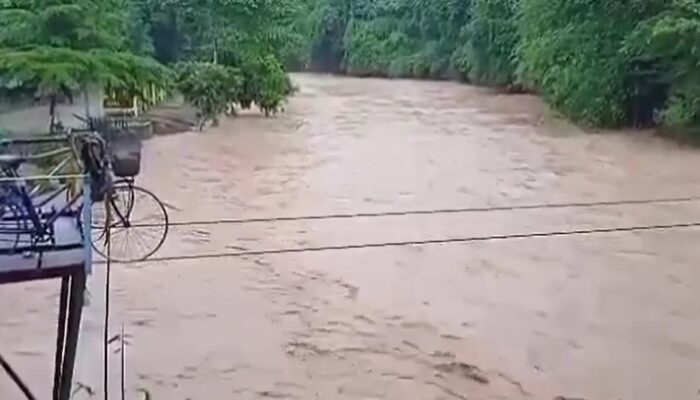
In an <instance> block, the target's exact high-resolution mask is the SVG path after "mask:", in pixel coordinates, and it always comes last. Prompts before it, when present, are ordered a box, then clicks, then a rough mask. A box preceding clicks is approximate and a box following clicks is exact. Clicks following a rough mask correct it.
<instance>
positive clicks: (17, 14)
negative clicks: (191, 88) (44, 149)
mask: <svg viewBox="0 0 700 400" xmlns="http://www.w3.org/2000/svg"><path fill="white" fill-rule="evenodd" d="M124 5H125V3H124V2H123V1H122V0H72V1H68V0H25V1H20V0H6V1H5V2H4V3H2V4H1V5H0V21H3V26H4V29H3V30H2V31H1V32H0V85H1V88H2V90H4V91H5V92H8V91H9V92H12V91H17V90H21V91H25V92H26V91H35V92H37V93H39V94H40V95H46V96H48V97H49V98H50V102H51V106H50V118H51V122H50V129H53V127H54V125H55V122H56V121H55V106H56V103H57V100H58V98H59V96H68V97H70V96H71V95H72V94H73V93H75V92H76V91H80V90H85V89H86V86H87V85H90V84H99V85H102V86H108V87H111V88H117V89H121V90H124V91H127V92H129V93H131V94H133V95H140V94H141V93H142V92H143V88H144V87H146V86H157V87H165V86H166V85H167V82H168V80H167V76H168V74H167V71H166V70H165V68H163V67H162V66H160V65H159V64H158V63H156V62H155V61H153V60H152V59H150V58H148V57H142V56H137V55H135V54H133V53H132V52H131V51H129V48H128V46H127V43H128V42H127V40H126V28H127V25H126V13H125V12H124V10H125V9H126V8H125V7H123V6H124Z"/></svg>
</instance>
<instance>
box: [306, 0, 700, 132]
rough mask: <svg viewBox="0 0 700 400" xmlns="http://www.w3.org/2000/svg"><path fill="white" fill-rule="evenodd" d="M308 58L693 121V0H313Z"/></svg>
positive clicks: (592, 110) (569, 111)
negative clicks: (522, 90)
mask: <svg viewBox="0 0 700 400" xmlns="http://www.w3.org/2000/svg"><path fill="white" fill-rule="evenodd" d="M305 6H306V7H307V8H308V10H309V12H308V13H307V15H310V16H311V17H310V20H311V23H309V22H308V21H309V17H305V18H304V19H303V20H302V22H300V24H301V26H304V27H305V29H308V30H309V33H310V35H309V37H310V38H311V44H310V45H309V46H307V48H308V50H307V51H308V56H309V59H308V64H309V66H310V67H311V68H312V69H321V70H328V71H336V72H344V73H349V74H356V75H377V76H390V77H415V78H438V79H442V78H457V79H461V80H465V81H468V82H473V83H477V84H485V85H493V86H501V87H506V88H509V89H518V90H519V89H527V90H530V91H533V92H536V93H540V94H541V95H542V96H543V97H544V98H545V100H546V101H547V102H549V103H550V104H551V105H552V106H553V107H554V108H555V109H557V110H559V111H561V112H562V113H563V114H565V115H567V116H569V117H571V118H573V119H574V120H576V121H579V122H582V123H584V124H589V125H595V126H620V125H637V126H643V125H652V124H662V125H665V126H671V127H675V128H684V129H685V128H690V129H692V128H697V127H698V126H699V125H700V74H698V73H696V71H697V67H698V65H700V59H699V57H700V1H698V0H619V1H610V0H442V1H432V0H310V1H308V2H306V3H305Z"/></svg>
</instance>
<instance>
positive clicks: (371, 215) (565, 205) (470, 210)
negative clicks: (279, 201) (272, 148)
mask: <svg viewBox="0 0 700 400" xmlns="http://www.w3.org/2000/svg"><path fill="white" fill-rule="evenodd" d="M696 201H700V196H691V197H678V198H666V199H663V198H659V199H645V200H619V201H600V202H575V203H539V204H525V205H519V206H518V205H512V206H493V207H466V208H443V209H433V210H409V211H388V212H367V213H348V214H326V215H305V216H293V217H270V218H247V219H226V218H221V219H215V220H202V221H181V222H170V223H169V224H168V225H169V226H194V225H197V226H207V225H223V224H254V223H267V222H294V221H314V220H328V219H355V218H377V217H400V216H409V215H436V214H466V213H480V212H496V211H519V210H539V209H567V208H588V207H610V206H620V205H644V204H670V203H689V202H696ZM132 226H133V227H139V228H145V227H156V226H159V225H158V224H134V225H132Z"/></svg>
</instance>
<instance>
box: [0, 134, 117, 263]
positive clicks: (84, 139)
mask: <svg viewBox="0 0 700 400" xmlns="http://www.w3.org/2000/svg"><path fill="white" fill-rule="evenodd" d="M56 140H57V139H56V138H51V139H46V138H42V139H36V141H35V143H51V142H55V141H56ZM6 143H7V141H3V142H2V144H3V146H5V145H6ZM70 144H71V145H70V147H64V148H59V149H56V150H52V151H48V152H45V153H41V154H38V155H31V156H20V155H13V154H4V155H0V171H2V178H0V234H2V236H3V241H4V242H5V243H7V242H8V241H9V242H10V244H11V246H10V247H9V248H7V247H6V246H5V248H3V252H32V251H43V250H48V249H53V250H70V249H76V248H80V247H82V245H83V243H82V241H80V242H76V243H70V244H67V245H65V244H64V245H61V246H57V244H56V243H57V241H56V230H55V225H56V223H57V222H58V221H59V220H60V219H61V218H71V219H74V220H75V223H76V226H77V227H78V228H79V230H80V233H81V236H84V234H83V230H82V218H81V215H82V207H83V204H82V195H81V194H74V195H71V193H70V192H71V190H70V189H71V185H70V183H67V184H63V185H61V187H60V188H58V189H57V190H54V191H53V192H51V193H49V194H48V195H45V196H39V193H38V191H37V187H35V188H33V189H31V188H30V187H29V185H28V182H27V181H32V180H48V179H57V178H58V179H64V180H67V179H71V178H73V179H74V178H79V177H81V176H80V175H63V176H56V175H50V176H45V177H44V176H40V177H34V178H25V177H22V176H21V174H20V173H19V170H20V168H21V167H22V166H23V165H25V164H28V163H32V162H37V161H39V160H44V159H47V158H50V157H54V156H57V155H61V154H64V153H72V154H73V155H74V156H77V155H78V154H80V156H81V157H82V162H83V165H85V173H86V174H88V175H90V176H91V177H92V178H93V180H92V181H91V184H93V185H97V184H99V182H101V181H103V180H104V179H103V177H105V176H107V173H106V171H107V164H106V163H104V161H103V160H104V159H105V157H104V154H105V152H104V151H105V150H104V143H103V141H102V140H101V139H100V138H98V137H96V136H87V135H85V136H80V137H79V138H78V137H74V136H71V143H70ZM30 189H31V190H30ZM95 189H97V187H96V186H95ZM63 193H66V201H65V203H64V204H61V205H60V207H59V208H58V209H56V202H55V200H56V199H58V198H59V196H60V195H61V194H63ZM47 208H49V209H48V210H47Z"/></svg>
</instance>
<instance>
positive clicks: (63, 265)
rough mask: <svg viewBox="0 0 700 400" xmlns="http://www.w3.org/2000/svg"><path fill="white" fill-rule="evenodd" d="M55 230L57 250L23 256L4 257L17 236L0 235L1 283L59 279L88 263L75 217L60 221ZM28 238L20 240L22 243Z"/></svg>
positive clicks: (42, 249) (50, 247)
mask: <svg viewBox="0 0 700 400" xmlns="http://www.w3.org/2000/svg"><path fill="white" fill-rule="evenodd" d="M55 229H56V247H52V246H50V245H46V246H42V247H41V248H40V251H37V252H24V254H22V253H18V254H12V255H4V254H3V253H6V251H7V250H11V249H12V247H13V244H14V242H15V239H16V237H17V236H16V235H8V234H0V284H5V283H15V282H22V281H31V280H39V279H53V278H59V277H63V276H66V275H71V274H73V273H75V270H76V269H84V268H85V266H86V265H87V264H88V262H89V260H87V257H88V252H87V251H86V250H85V248H84V243H83V238H82V235H81V233H80V230H79V229H78V227H77V225H76V221H75V218H69V217H64V218H59V219H58V220H57V221H56V224H55ZM27 239H28V238H27V236H22V237H20V241H23V242H24V241H27ZM57 249H58V250H57Z"/></svg>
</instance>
